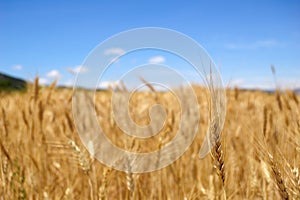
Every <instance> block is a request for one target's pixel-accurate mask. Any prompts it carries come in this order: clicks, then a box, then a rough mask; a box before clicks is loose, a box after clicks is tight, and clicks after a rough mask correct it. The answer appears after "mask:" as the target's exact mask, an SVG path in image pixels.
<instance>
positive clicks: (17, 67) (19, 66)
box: [12, 65, 23, 70]
mask: <svg viewBox="0 0 300 200" xmlns="http://www.w3.org/2000/svg"><path fill="white" fill-rule="evenodd" d="M12 68H13V69H14V70H22V69H23V66H22V65H14V66H12Z"/></svg>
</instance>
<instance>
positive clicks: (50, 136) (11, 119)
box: [0, 79, 300, 200]
mask: <svg viewBox="0 0 300 200" xmlns="http://www.w3.org/2000/svg"><path fill="white" fill-rule="evenodd" d="M37 85H38V79H36V80H35V84H33V85H29V86H28V89H27V91H25V92H0V109H1V110H0V147H1V148H0V200H6V199H45V200H47V199H92V200H96V199H157V200H165V199H170V200H175V199H182V200H186V199H300V174H299V173H300V171H299V170H300V98H299V96H297V95H296V94H295V93H293V92H291V91H282V92H279V91H277V92H276V93H275V94H273V93H272V94H271V93H265V92H261V91H241V90H238V89H227V90H226V96H227V106H226V107H227V108H226V109H227V112H226V121H225V125H224V128H223V132H222V137H221V140H220V141H218V142H217V144H216V146H215V148H214V149H213V150H212V151H211V154H210V155H208V156H206V157H205V158H204V159H199V157H198V153H199V150H200V147H201V144H202V141H203V138H204V136H205V133H206V131H207V127H208V123H209V122H208V120H209V108H208V107H209V106H208V102H207V98H208V93H207V91H206V90H205V89H203V88H201V87H197V86H195V87H194V90H195V93H196V94H197V98H198V103H199V109H200V113H201V118H200V122H199V129H198V133H197V136H196V138H195V140H194V142H193V143H192V145H191V146H190V147H189V148H188V150H187V151H186V152H185V153H184V154H183V155H182V156H181V157H180V158H179V159H178V160H176V161H175V162H174V163H173V164H171V165H169V166H167V167H165V168H163V169H161V170H158V171H154V172H151V173H144V174H132V173H125V172H120V171H117V170H114V169H112V168H109V167H107V166H105V165H103V164H101V163H100V162H99V161H97V160H96V159H94V158H93V157H91V156H90V154H89V153H88V151H87V150H86V148H85V147H84V145H83V144H82V143H81V141H80V139H79V136H78V133H77V130H76V127H75V124H74V121H73V115H72V95H73V91H72V90H71V89H62V88H57V87H56V85H55V83H53V84H52V85H51V86H49V87H38V86H37ZM110 97H111V91H98V92H96V102H97V105H96V112H97V116H98V121H99V124H100V125H101V126H102V128H103V130H104V132H105V133H108V134H107V137H108V138H110V139H111V140H112V141H113V142H114V143H115V144H116V145H118V146H119V147H120V148H124V149H127V150H132V151H133V150H134V151H138V152H150V151H153V150H155V149H159V148H162V147H163V146H164V145H165V144H166V143H168V142H169V141H171V140H172V138H173V137H174V135H175V134H176V130H177V129H178V124H179V121H180V117H181V116H180V112H179V107H178V106H179V105H178V104H177V103H176V99H174V96H172V95H171V94H170V93H168V92H153V91H152V92H151V91H149V92H140V93H137V94H136V95H134V96H133V97H132V99H131V104H130V105H131V107H130V108H129V110H130V113H131V116H132V119H133V120H134V121H135V122H136V123H138V124H141V125H146V124H147V123H149V120H150V119H149V116H148V111H147V108H148V107H149V106H151V105H153V104H154V103H160V104H162V105H163V106H164V107H165V109H166V113H167V115H166V123H165V126H164V127H163V129H162V130H161V132H160V133H159V134H158V135H156V136H154V137H152V138H150V139H149V140H147V141H145V140H137V139H132V138H129V136H126V135H124V134H123V133H122V131H121V130H120V128H119V127H118V126H117V124H116V123H115V122H114V120H113V119H112V115H111V114H109V113H111V106H110ZM128 141H129V142H128Z"/></svg>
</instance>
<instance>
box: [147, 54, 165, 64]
mask: <svg viewBox="0 0 300 200" xmlns="http://www.w3.org/2000/svg"><path fill="white" fill-rule="evenodd" d="M148 61H149V63H154V64H158V63H163V62H165V61H166V59H165V58H164V57H163V56H155V57H152V58H150V59H149V60H148Z"/></svg>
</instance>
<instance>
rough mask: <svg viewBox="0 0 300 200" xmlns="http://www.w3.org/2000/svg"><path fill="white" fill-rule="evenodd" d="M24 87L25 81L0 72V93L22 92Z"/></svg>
mask: <svg viewBox="0 0 300 200" xmlns="http://www.w3.org/2000/svg"><path fill="white" fill-rule="evenodd" d="M26 85H27V83H26V81H24V80H22V79H19V78H15V77H12V76H9V75H6V74H3V73H1V72H0V91H3V90H24V89H25V88H26Z"/></svg>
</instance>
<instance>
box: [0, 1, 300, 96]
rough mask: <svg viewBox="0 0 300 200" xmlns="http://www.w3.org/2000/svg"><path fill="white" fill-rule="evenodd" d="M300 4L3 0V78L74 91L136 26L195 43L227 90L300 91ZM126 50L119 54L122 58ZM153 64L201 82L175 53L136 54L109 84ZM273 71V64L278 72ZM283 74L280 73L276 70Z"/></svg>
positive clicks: (0, 58) (115, 68)
mask: <svg viewBox="0 0 300 200" xmlns="http://www.w3.org/2000/svg"><path fill="white" fill-rule="evenodd" d="M299 19H300V2H299V1H297V0H295V1H293V0H289V1H279V0H272V1H271V0H264V1H257V0H254V1H234V0H229V1H216V0H212V1H204V0H203V1H186V2H183V1H174V0H172V1H170V0H167V1H156V0H154V1H143V2H141V1H126V2H125V1H93V0H88V1H77V0H75V1H58V0H52V1H37V0H28V1H18V0H1V1H0V73H4V74H8V75H11V76H14V77H18V78H21V79H24V80H27V81H28V80H29V81H32V80H33V79H34V78H35V77H36V76H39V77H40V84H44V85H47V84H50V83H51V82H53V81H54V80H58V84H59V85H61V86H72V85H73V82H74V78H75V75H76V74H77V73H84V71H85V68H84V67H82V68H81V65H82V63H83V62H84V59H85V58H86V57H87V56H88V54H89V52H91V51H92V50H93V49H94V48H95V47H96V46H97V45H98V44H100V43H101V42H102V41H104V40H106V39H107V38H109V37H111V36H113V35H115V34H118V33H119V32H122V31H126V30H129V29H133V28H140V27H163V28H169V29H173V30H176V31H179V32H181V33H183V34H186V35H187V36H189V37H191V38H193V39H194V40H195V41H197V42H198V43H199V44H200V45H202V46H203V48H204V49H206V50H207V52H208V54H209V55H210V56H211V58H212V59H213V60H214V62H215V63H216V65H217V66H218V68H219V70H220V72H221V75H222V77H223V81H224V85H225V86H228V87H239V88H246V89H263V90H273V89H274V88H276V85H277V86H278V87H279V88H281V89H286V88H289V89H295V90H296V89H297V88H300V20H299ZM121 53H122V49H118V48H115V49H112V50H111V51H110V52H107V54H109V55H118V54H121ZM146 63H161V64H165V65H169V66H170V67H174V68H175V69H176V70H178V71H180V72H182V73H183V74H184V75H185V76H186V77H187V78H188V79H189V80H190V81H192V82H198V80H199V77H198V76H197V75H195V73H194V72H193V71H192V70H191V68H190V66H185V65H184V63H183V62H182V61H180V59H178V58H175V57H174V55H171V54H168V53H166V52H160V51H145V52H137V53H134V54H130V55H128V56H125V57H124V59H121V60H118V61H117V62H115V63H114V64H113V65H112V66H111V71H110V72H109V73H106V75H105V77H104V82H103V86H104V87H105V86H106V85H109V83H115V82H116V81H117V80H118V78H119V77H120V76H121V75H122V74H123V73H124V72H125V71H126V70H128V69H130V68H132V67H134V66H138V65H141V64H146ZM271 66H273V74H274V73H276V77H274V75H273V74H272V70H271ZM275 71H276V72H275Z"/></svg>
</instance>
